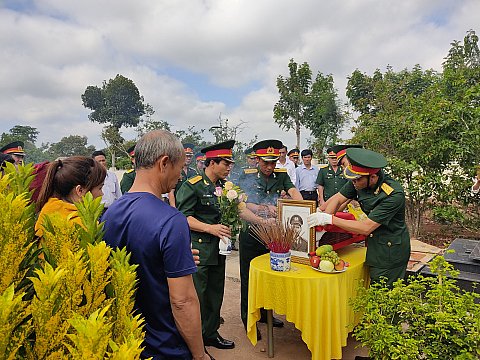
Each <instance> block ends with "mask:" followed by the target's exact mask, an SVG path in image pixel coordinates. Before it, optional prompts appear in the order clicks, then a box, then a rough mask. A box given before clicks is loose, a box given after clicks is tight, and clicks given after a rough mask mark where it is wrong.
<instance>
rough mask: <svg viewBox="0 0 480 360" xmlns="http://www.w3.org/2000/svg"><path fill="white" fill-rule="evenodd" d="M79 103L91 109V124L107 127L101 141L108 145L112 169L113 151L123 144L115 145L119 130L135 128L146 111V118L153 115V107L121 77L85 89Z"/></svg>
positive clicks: (130, 83) (132, 85)
mask: <svg viewBox="0 0 480 360" xmlns="http://www.w3.org/2000/svg"><path fill="white" fill-rule="evenodd" d="M82 102H83V106H85V107H86V108H88V109H91V110H93V111H92V112H91V113H90V114H89V115H88V118H89V119H90V120H91V121H92V122H98V123H100V124H107V125H106V126H105V128H104V131H103V132H102V138H103V139H104V141H105V142H106V144H107V145H108V146H110V153H111V154H112V166H113V167H115V152H116V151H118V150H119V147H120V146H121V144H122V143H123V141H122V142H118V141H119V140H120V139H121V134H120V128H121V127H122V126H125V127H133V126H137V125H138V124H139V122H140V118H141V117H142V116H143V115H144V114H145V113H146V111H148V115H151V114H153V108H152V107H151V106H150V105H148V104H145V103H144V99H143V97H142V96H141V95H140V92H139V90H138V88H137V86H136V85H135V83H134V82H133V81H132V80H130V79H128V78H126V77H124V76H122V75H117V76H116V77H115V78H114V79H110V80H109V81H108V82H106V81H104V82H103V85H102V87H101V88H99V87H98V86H88V87H87V88H86V90H85V92H84V93H83V95H82Z"/></svg>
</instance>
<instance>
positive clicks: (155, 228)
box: [102, 130, 210, 360]
mask: <svg viewBox="0 0 480 360" xmlns="http://www.w3.org/2000/svg"><path fill="white" fill-rule="evenodd" d="M135 158H136V173H137V175H136V178H135V181H134V183H133V186H132V187H131V189H130V191H129V192H128V193H126V194H124V195H123V196H122V197H121V198H120V199H118V200H117V201H116V202H114V203H113V204H112V205H111V206H110V207H109V208H108V209H107V211H106V212H105V214H104V216H103V217H102V221H104V222H105V236H104V238H105V241H106V243H107V244H109V245H110V246H112V247H120V248H123V247H126V248H127V251H128V252H130V253H131V262H132V263H133V264H138V268H137V277H138V289H137V292H136V297H135V307H136V309H137V310H138V311H139V312H140V313H141V314H142V316H143V317H144V318H145V341H144V343H143V346H144V348H145V349H144V351H143V353H142V358H148V357H152V358H153V359H155V360H160V359H169V360H170V359H209V358H210V357H209V356H208V355H207V354H206V353H205V350H204V346H203V340H202V327H201V320H200V306H199V301H198V297H197V293H196V291H195V287H194V285H193V280H192V274H193V273H195V272H196V266H195V262H194V260H193V258H192V252H191V247H190V229H189V227H188V223H187V220H186V218H185V216H184V215H182V213H180V212H179V211H178V210H177V209H175V208H173V207H171V206H169V205H167V204H166V203H165V202H164V201H162V200H161V198H162V193H168V192H169V191H170V190H171V189H173V188H174V187H175V185H176V183H177V181H178V178H179V177H180V170H181V169H182V166H183V164H184V161H185V153H184V150H183V147H182V144H181V143H180V142H179V141H178V139H177V138H176V137H175V136H174V135H172V134H171V133H169V132H167V131H162V130H158V131H153V132H150V133H147V134H145V135H144V136H143V137H142V138H141V139H140V141H139V142H138V143H137V145H136V147H135Z"/></svg>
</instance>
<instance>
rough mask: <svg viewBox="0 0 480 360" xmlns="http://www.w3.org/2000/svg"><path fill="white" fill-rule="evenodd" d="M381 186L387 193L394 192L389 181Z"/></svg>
mask: <svg viewBox="0 0 480 360" xmlns="http://www.w3.org/2000/svg"><path fill="white" fill-rule="evenodd" d="M380 187H381V188H382V190H383V191H384V192H385V194H387V195H390V194H391V193H392V192H393V188H392V187H391V186H390V185H388V184H387V183H383V184H382V185H381V186H380Z"/></svg>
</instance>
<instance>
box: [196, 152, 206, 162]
mask: <svg viewBox="0 0 480 360" xmlns="http://www.w3.org/2000/svg"><path fill="white" fill-rule="evenodd" d="M205 159H206V157H205V154H202V153H196V154H195V161H205Z"/></svg>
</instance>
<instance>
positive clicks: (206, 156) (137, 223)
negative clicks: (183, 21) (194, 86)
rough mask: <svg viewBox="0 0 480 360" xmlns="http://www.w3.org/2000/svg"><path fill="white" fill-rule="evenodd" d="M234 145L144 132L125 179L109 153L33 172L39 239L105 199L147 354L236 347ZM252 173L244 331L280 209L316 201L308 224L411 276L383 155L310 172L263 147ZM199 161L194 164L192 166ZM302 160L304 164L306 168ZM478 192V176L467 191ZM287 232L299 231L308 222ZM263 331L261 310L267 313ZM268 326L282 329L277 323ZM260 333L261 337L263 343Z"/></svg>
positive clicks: (331, 157)
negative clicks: (230, 255)
mask: <svg viewBox="0 0 480 360" xmlns="http://www.w3.org/2000/svg"><path fill="white" fill-rule="evenodd" d="M234 146H235V141H233V140H231V141H226V142H222V143H218V144H215V145H212V146H209V147H206V148H204V149H201V151H200V152H199V153H197V154H195V156H194V146H193V144H183V145H182V144H181V142H180V141H179V140H178V139H177V138H176V137H175V136H174V135H172V134H171V133H169V132H168V131H163V130H157V131H152V132H149V133H147V134H145V135H144V136H143V137H142V138H141V139H140V140H139V141H138V142H137V144H136V145H135V146H132V147H131V148H130V149H128V153H129V155H130V158H131V161H132V165H133V168H132V170H129V171H127V172H126V173H125V174H124V175H123V178H122V179H121V182H120V183H119V182H118V179H117V177H116V176H115V173H113V172H111V171H109V170H107V167H106V157H105V153H104V152H102V151H95V152H94V153H93V154H92V156H91V157H83V156H74V157H69V158H64V159H57V160H56V161H53V162H50V163H48V164H43V166H42V167H41V168H40V167H38V168H37V170H38V172H37V177H38V179H40V181H37V185H36V186H37V187H39V189H34V190H38V191H39V195H38V199H37V212H38V213H39V217H38V221H37V223H36V226H35V230H36V234H37V235H38V236H42V226H43V219H44V216H45V215H48V214H52V213H59V214H61V215H63V216H65V217H66V218H69V219H71V220H72V221H78V217H76V215H75V213H76V208H75V205H74V203H75V202H77V201H79V200H80V199H81V197H82V196H83V195H85V194H86V193H87V192H91V193H92V195H93V196H94V197H98V196H102V202H103V204H104V207H105V211H104V213H103V215H102V217H101V219H100V221H102V222H104V224H105V225H104V230H105V236H104V239H105V241H106V243H107V244H108V245H110V246H112V247H122V248H123V247H126V248H127V250H128V251H129V252H130V253H131V254H132V255H131V261H132V262H133V263H135V264H137V265H138V268H137V277H138V288H137V292H136V298H135V304H136V310H137V311H139V312H140V313H141V314H142V316H143V318H144V319H145V341H144V344H143V346H144V352H143V354H142V356H143V357H145V358H148V357H151V358H153V359H208V358H212V357H211V356H210V355H209V354H208V352H207V349H206V346H213V347H216V348H219V349H232V348H234V347H235V343H234V341H232V340H228V339H225V338H223V337H222V336H221V335H220V333H219V327H220V324H221V322H222V318H221V316H220V309H221V306H222V302H223V296H224V288H225V262H226V256H225V255H222V254H220V253H219V244H220V242H221V241H222V239H223V238H230V237H231V229H230V228H229V227H228V226H226V225H222V224H221V223H220V217H221V214H220V209H219V206H218V200H217V197H216V196H215V190H216V188H218V187H222V186H223V185H224V183H225V181H226V180H227V179H230V178H231V177H232V176H233V173H232V169H233V167H234V166H235V159H234V157H233V152H232V149H233V147H234ZM0 153H1V156H2V158H1V163H2V169H3V163H4V162H11V163H13V164H20V163H22V161H23V159H24V156H25V152H24V149H23V143H21V142H14V143H11V144H8V145H5V146H4V147H3V148H2V149H0ZM245 157H246V164H247V165H246V166H245V167H244V168H242V169H241V173H240V174H238V173H237V176H236V178H235V182H236V183H237V184H238V185H239V186H240V187H241V188H242V189H243V190H244V191H245V193H246V194H247V195H248V201H247V206H246V208H245V209H242V210H241V212H240V216H241V217H242V219H244V220H245V221H246V222H247V224H248V226H247V227H245V228H243V229H242V231H241V232H240V235H239V246H238V247H239V259H240V278H241V294H240V303H241V304H240V316H241V319H242V321H243V324H244V326H245V328H246V325H247V310H248V281H249V268H250V262H251V260H252V259H254V258H255V257H257V256H259V255H262V254H265V253H267V252H268V250H267V249H266V248H265V247H264V246H263V245H262V244H261V243H260V242H259V241H257V239H256V238H255V237H254V236H253V235H252V233H251V232H250V231H249V227H250V226H251V225H252V224H259V223H267V224H268V223H270V224H273V223H275V221H276V218H277V206H276V204H277V200H278V199H279V198H290V199H293V200H311V201H315V202H316V203H317V205H318V211H317V212H316V213H314V214H312V215H310V216H309V217H308V225H309V226H310V227H311V226H316V225H326V224H333V225H336V226H337V227H339V228H342V229H344V230H347V231H349V232H352V233H357V234H364V235H368V236H369V237H368V248H367V255H366V264H367V265H368V266H369V270H370V277H371V279H372V281H380V280H381V279H382V278H384V279H385V280H386V282H387V285H391V284H392V283H393V282H394V281H396V280H397V279H401V278H404V276H405V272H406V266H407V262H408V259H409V256H410V237H409V234H408V229H407V226H406V224H405V194H404V191H403V189H402V186H401V184H400V183H399V182H397V181H395V180H394V179H392V178H391V177H390V176H389V175H388V174H387V173H386V172H385V171H384V168H385V167H386V166H387V161H386V159H385V157H384V156H383V155H381V154H379V153H376V152H373V151H370V150H367V149H363V148H362V147H361V146H358V145H342V144H338V145H334V146H331V147H329V148H328V149H327V151H326V157H327V159H328V164H326V165H321V166H319V167H317V166H315V165H313V163H312V157H313V153H312V151H311V150H310V149H304V150H302V151H301V152H300V151H299V149H291V150H290V151H288V149H287V147H286V146H285V145H284V144H282V142H281V141H279V140H274V139H272V140H263V141H260V142H258V143H256V144H255V145H254V146H253V147H252V148H250V149H247V150H246V151H245ZM194 158H195V165H194V166H195V167H192V166H191V165H192V162H193V159H194ZM300 159H301V161H300ZM479 188H480V172H479V174H478V175H477V181H476V183H475V184H474V187H473V188H472V192H475V191H476V192H478V191H479ZM351 200H355V201H358V203H359V205H360V207H361V208H362V210H363V211H364V212H365V214H366V219H364V220H361V221H349V220H344V219H342V218H340V217H337V216H335V214H336V213H337V211H341V209H343V208H345V206H346V204H348V202H349V201H351ZM298 218H299V219H297V218H294V217H292V219H291V224H292V226H299V227H301V226H302V225H303V222H302V219H301V217H298ZM260 321H261V322H266V313H265V312H264V311H261V319H260ZM273 325H274V326H276V327H282V326H283V322H282V321H280V320H279V319H276V318H274V319H273ZM260 337H261V334H260V332H259V331H258V329H257V338H260Z"/></svg>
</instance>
